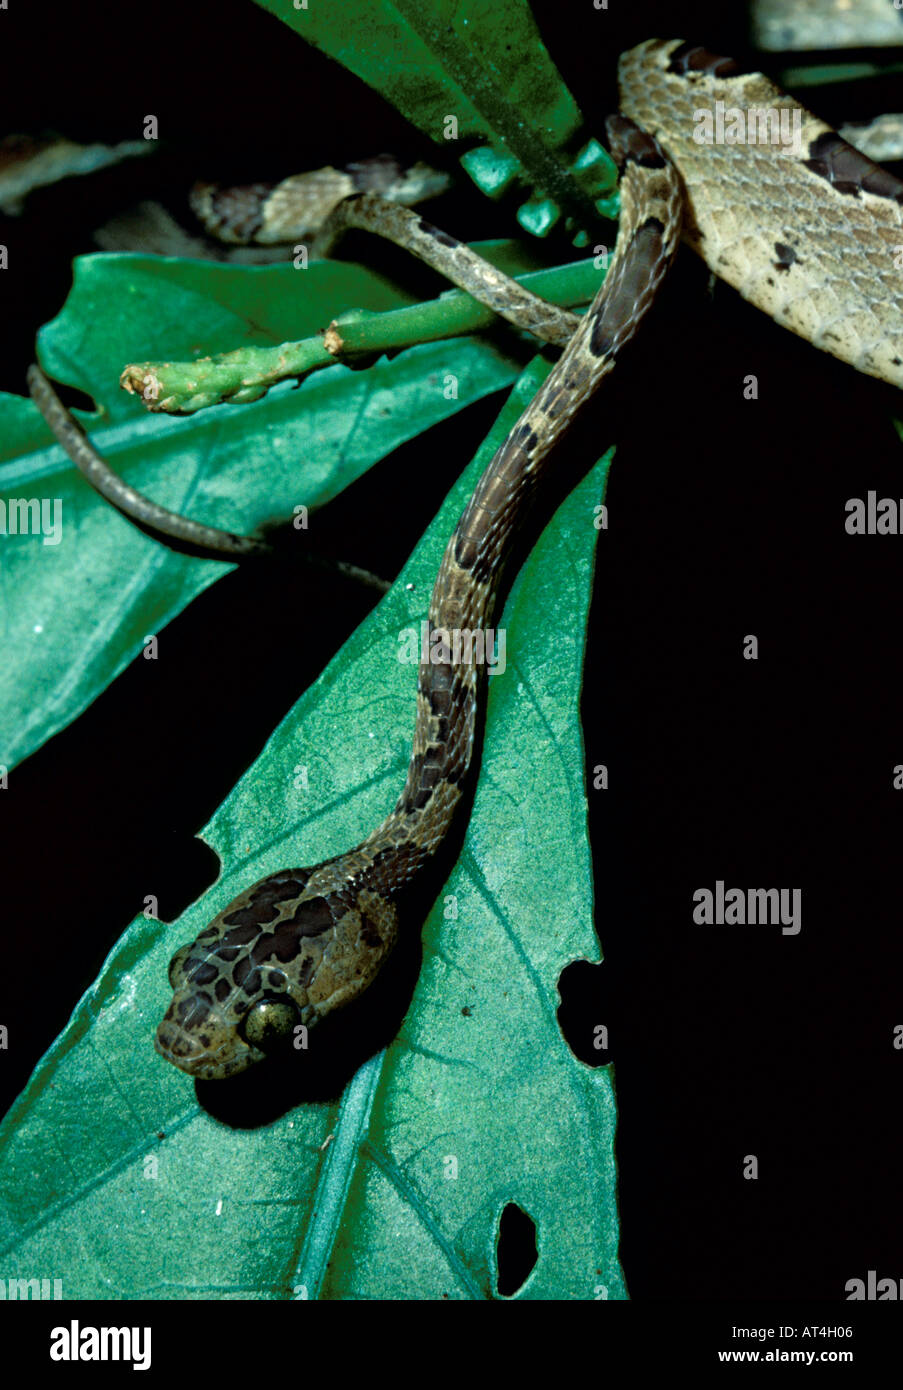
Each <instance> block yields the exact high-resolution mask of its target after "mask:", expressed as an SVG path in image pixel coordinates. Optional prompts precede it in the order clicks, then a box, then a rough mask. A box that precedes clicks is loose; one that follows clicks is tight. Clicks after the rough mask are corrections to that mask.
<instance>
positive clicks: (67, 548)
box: [0, 245, 517, 767]
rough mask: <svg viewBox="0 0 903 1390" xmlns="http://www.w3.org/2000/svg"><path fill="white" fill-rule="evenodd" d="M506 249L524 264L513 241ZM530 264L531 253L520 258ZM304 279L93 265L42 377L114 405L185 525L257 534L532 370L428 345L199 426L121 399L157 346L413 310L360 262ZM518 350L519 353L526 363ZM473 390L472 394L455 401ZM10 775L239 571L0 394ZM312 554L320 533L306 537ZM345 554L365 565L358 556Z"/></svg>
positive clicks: (115, 433)
mask: <svg viewBox="0 0 903 1390" xmlns="http://www.w3.org/2000/svg"><path fill="white" fill-rule="evenodd" d="M497 249H498V250H499V255H500V256H501V257H502V258H503V259H506V260H507V263H508V264H509V265H510V264H512V256H514V253H513V252H512V250H511V248H510V247H508V246H505V245H503V246H502V247H501V248H497ZM516 262H517V257H516V256H514V263H515V264H516ZM298 275H299V272H296V271H294V270H293V269H291V268H290V267H288V266H277V267H266V268H261V269H250V270H249V269H247V268H242V269H237V268H234V267H225V266H219V265H210V264H208V263H206V262H203V261H167V260H163V259H161V258H154V257H142V256H85V257H82V258H81V259H80V260H78V261H77V262H76V267H75V283H74V286H73V290H72V293H71V295H70V296H69V299H68V301H67V303H66V306H65V308H64V310H63V312H62V313H61V314H60V316H59V317H58V318H57V319H55V320H54V321H53V322H52V323H50V324H48V325H47V326H46V327H45V328H44V329H43V330H42V333H41V336H40V347H41V358H42V364H43V365H44V366H45V368H46V370H47V371H48V372H49V373H50V374H51V375H53V376H55V377H56V378H57V379H58V380H62V381H65V382H66V383H67V384H69V385H72V386H76V387H78V388H79V389H80V390H82V391H85V392H87V393H88V394H89V395H91V396H93V397H94V399H95V400H96V401H97V404H98V407H99V413H98V414H97V415H94V416H92V415H88V414H85V413H81V412H80V418H81V420H82V423H84V424H85V426H86V427H87V429H88V430H89V433H90V434H91V437H92V439H93V440H94V442H95V443H96V445H97V447H98V449H99V450H100V451H101V453H103V454H104V455H105V456H106V457H107V458H108V459H109V461H110V462H111V464H112V466H113V467H114V468H115V469H116V471H117V472H118V473H120V474H121V475H122V476H123V477H124V478H125V479H126V480H127V481H128V482H129V483H130V484H132V485H133V486H134V487H136V488H137V489H138V490H139V491H141V492H144V493H146V494H147V495H148V496H150V497H152V498H154V500H155V501H158V502H161V503H162V504H163V505H164V506H168V507H170V508H171V509H173V510H176V511H184V512H185V513H187V514H188V515H190V516H194V517H196V518H197V519H198V520H204V521H208V522H210V523H211V524H213V525H217V526H220V527H222V528H224V529H227V530H235V531H245V532H246V531H250V530H253V529H254V528H255V527H257V526H258V525H260V524H261V523H264V522H268V521H272V520H280V519H281V520H285V519H287V518H291V516H292V512H293V508H294V507H295V506H296V505H299V504H303V505H305V506H307V507H308V508H311V509H313V508H315V507H318V506H322V505H323V504H324V503H326V502H328V501H329V500H330V499H331V498H333V497H335V496H337V495H338V494H339V493H340V492H341V491H342V490H343V489H344V488H346V487H347V486H349V484H351V483H352V482H354V480H355V479H356V478H359V477H360V476H361V474H362V473H364V472H366V470H367V469H368V468H370V467H371V465H372V464H374V463H375V462H377V461H378V460H379V459H381V458H384V457H385V456H386V455H387V454H389V453H390V452H391V451H392V450H393V449H396V448H398V447H399V445H401V444H402V443H404V442H405V441H406V440H409V439H412V438H414V437H416V436H417V435H418V434H419V433H420V432H421V431H423V430H426V429H428V428H430V426H431V425H433V424H435V423H437V422H438V421H440V420H444V419H447V418H449V417H450V416H451V415H453V414H455V413H456V412H457V411H459V410H461V409H462V408H463V407H465V406H467V405H469V404H470V403H472V402H473V401H477V400H480V399H481V398H482V397H483V396H485V395H487V394H488V393H489V392H491V391H495V390H498V389H499V388H500V387H502V386H505V385H508V384H509V383H510V382H511V381H512V380H513V378H514V376H515V375H516V370H517V368H516V366H515V361H514V353H515V352H516V343H515V341H514V340H513V339H509V340H508V349H507V350H506V346H505V345H504V344H503V345H498V344H496V343H493V342H489V341H488V340H484V339H459V340H456V341H451V342H443V343H426V344H421V345H419V346H416V347H413V348H410V349H408V350H406V351H404V352H401V353H399V354H398V355H397V356H396V357H394V358H393V359H392V360H391V361H388V360H386V359H385V358H383V359H381V360H380V361H379V362H377V363H376V364H375V365H374V366H373V367H371V368H370V369H368V370H367V371H360V372H352V371H351V370H349V369H348V368H347V367H344V366H334V367H328V368H326V369H325V370H324V371H322V372H318V373H315V374H314V375H313V376H311V377H309V378H308V379H307V380H305V381H304V383H303V384H302V386H301V388H300V390H296V389H295V384H294V383H293V382H284V383H282V384H281V385H280V386H277V387H274V388H273V389H272V390H271V391H270V392H269V393H268V394H267V395H266V396H265V397H264V398H263V399H261V400H259V401H256V402H254V403H253V404H250V405H244V406H241V407H238V406H230V405H224V406H218V407H215V408H213V409H211V410H206V411H203V412H201V413H199V414H197V415H193V416H191V417H189V418H186V419H177V418H171V417H168V416H163V415H148V413H147V412H146V410H145V408H144V406H143V405H141V404H140V403H139V402H138V401H136V400H135V399H134V398H132V397H129V396H126V395H125V393H124V392H122V391H120V390H119V387H118V375H119V371H120V370H121V367H122V364H123V363H124V362H126V361H128V360H129V358H130V357H131V358H135V357H137V356H145V355H146V354H147V352H149V351H151V352H152V351H155V350H158V351H159V354H160V355H161V356H163V355H170V356H175V355H179V354H181V355H182V356H183V357H186V358H190V357H191V356H192V355H196V354H197V353H198V352H199V351H201V350H203V351H208V350H211V349H212V350H216V349H217V348H219V347H222V346H232V347H234V346H235V345H236V343H238V342H267V343H274V342H276V343H278V342H280V341H282V340H283V338H284V337H285V336H286V335H288V334H289V333H295V334H300V335H302V336H303V335H305V334H313V333H315V332H316V331H317V328H318V326H320V325H322V324H323V323H324V322H328V320H329V318H330V317H331V316H332V315H333V314H334V313H335V312H338V311H339V310H341V309H344V308H347V307H348V306H349V305H356V306H359V307H362V308H365V309H370V310H373V311H382V310H389V309H394V308H395V307H397V306H399V305H401V304H405V303H408V302H409V298H408V297H407V296H405V295H404V294H402V293H401V292H399V291H398V290H395V289H394V288H392V287H391V286H390V285H388V284H386V283H385V282H384V281H383V280H381V279H380V278H379V277H378V276H376V275H374V274H372V273H371V272H369V271H367V270H365V269H364V268H363V267H361V266H356V265H353V264H349V265H345V264H330V263H326V262H314V263H312V264H311V265H310V267H309V268H308V270H307V271H306V272H304V281H303V283H304V286H305V289H306V294H305V295H304V296H299V294H298V283H299V281H298ZM509 351H510V354H511V355H509ZM449 372H453V373H454V374H455V376H456V377H457V382H458V388H457V391H458V394H457V396H456V397H453V398H451V399H449V398H448V395H447V393H446V392H445V391H444V390H443V383H444V381H445V378H446V375H447V373H449ZM0 439H2V440H3V444H2V453H0V458H2V459H4V460H6V461H5V462H0V502H2V509H0V555H2V560H0V630H2V631H3V635H4V639H5V650H6V652H7V654H8V659H7V660H6V661H5V662H4V663H3V666H2V670H0V729H2V739H0V764H2V765H5V766H7V767H10V766H12V765H13V764H14V763H16V762H19V761H21V760H22V759H23V758H25V757H26V756H27V755H28V754H29V753H31V752H34V750H35V749H36V748H38V747H40V745H41V744H42V743H43V742H44V741H45V740H46V739H47V738H49V737H50V735H51V734H53V733H56V732H57V730H59V729H61V728H63V727H64V726H65V725H66V724H68V723H69V721H70V720H72V719H73V718H75V716H76V715H77V714H79V713H80V712H81V711H82V710H83V709H85V708H86V707H87V706H88V705H89V704H90V703H91V701H92V700H94V699H95V698H96V697H97V696H98V695H99V694H100V693H101V691H103V690H104V689H105V688H106V687H107V686H108V685H109V683H110V682H111V681H112V680H113V679H114V677H115V676H116V675H118V673H119V672H120V671H122V670H123V669H124V667H125V666H126V665H127V664H128V662H129V661H131V660H133V659H134V658H135V656H136V655H137V654H138V653H139V652H140V651H141V650H142V645H143V641H144V638H145V636H146V634H148V633H156V632H159V631H160V630H161V628H163V627H164V626H165V624H166V623H168V622H169V621H170V619H172V618H173V617H175V615H176V614H178V613H180V612H181V611H182V609H183V608H185V607H186V605H187V604H188V603H189V602H190V601H191V600H192V599H193V598H194V597H195V596H196V595H197V594H199V593H201V592H202V591H203V590H204V589H206V588H207V587H208V585H210V584H212V583H213V582H214V581H215V580H216V579H218V578H219V577H220V576H221V575H222V574H224V573H226V572H227V571H228V569H229V568H230V566H227V565H226V564H224V563H222V562H220V561H216V560H198V559H194V558H191V557H187V556H185V555H181V554H178V553H176V552H174V551H170V550H168V549H167V548H166V547H165V546H163V545H161V544H160V543H159V542H158V541H155V540H152V539H150V538H149V537H147V536H145V535H143V534H142V533H141V532H140V531H138V530H137V529H136V528H135V527H134V526H133V525H132V524H131V523H130V522H127V521H126V520H124V518H122V517H120V516H119V515H118V514H117V513H116V512H115V511H114V510H113V509H112V508H111V507H110V505H109V503H107V502H105V501H104V500H102V499H101V498H100V497H98V496H97V494H96V493H95V492H94V491H93V490H92V489H91V488H90V487H89V485H88V484H87V483H86V482H85V481H84V480H83V479H82V477H81V474H80V473H78V472H77V470H76V469H75V468H74V467H73V465H72V464H70V462H69V460H68V459H67V458H66V456H65V455H64V453H63V451H62V449H61V448H60V447H59V446H58V445H55V444H51V443H50V440H51V435H50V432H49V430H48V429H47V428H46V426H45V425H44V422H43V421H42V420H41V418H40V416H39V415H38V412H37V410H36V409H35V407H34V406H33V405H32V403H31V401H29V400H23V399H22V398H21V397H18V396H10V395H0ZM299 535H300V539H301V542H302V543H303V540H304V533H303V532H301V533H299ZM341 558H342V559H350V560H353V559H354V556H343V557H341Z"/></svg>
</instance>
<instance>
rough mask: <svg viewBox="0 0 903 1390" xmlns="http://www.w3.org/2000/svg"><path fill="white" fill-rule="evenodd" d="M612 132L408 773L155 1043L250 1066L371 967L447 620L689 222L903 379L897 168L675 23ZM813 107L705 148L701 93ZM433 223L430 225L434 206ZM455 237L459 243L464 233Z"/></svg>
mask: <svg viewBox="0 0 903 1390" xmlns="http://www.w3.org/2000/svg"><path fill="white" fill-rule="evenodd" d="M620 82H621V93H620V96H621V110H622V113H623V115H621V116H617V117H613V118H610V121H609V123H608V133H609V142H610V144H611V145H612V149H613V153H615V155H616V157H617V159H618V161H619V163H621V164H622V166H623V167H622V176H621V185H620V187H621V202H622V210H621V220H620V225H619V230H618V239H617V244H616V247H615V254H614V258H613V260H612V263H611V266H610V268H609V271H608V274H607V276H606V279H605V283H604V285H603V287H602V288H601V290H600V291H599V293H598V294H597V296H596V298H595V299H594V301H593V303H592V305H591V306H590V309H589V311H588V313H587V314H586V316H585V317H584V318H583V319H581V320H580V323H579V327H578V328H577V329H576V331H575V332H574V334H573V336H572V337H571V339H570V341H569V343H568V345H567V347H566V348H565V349H564V351H563V353H562V356H561V357H560V359H559V361H558V363H557V364H556V366H555V367H554V369H553V370H552V372H551V373H550V375H549V376H548V377H547V378H546V381H545V383H544V384H543V386H542V387H541V388H540V390H539V392H538V393H537V395H536V396H535V397H534V399H533V400H532V402H531V403H530V405H529V406H528V407H527V409H526V410H525V411H524V413H523V414H522V415H521V417H520V419H519V420H518V422H517V423H516V425H515V426H514V428H513V429H512V430H511V432H510V434H509V436H508V438H507V439H506V440H505V441H504V443H503V444H502V445H501V447H500V448H499V449H498V451H497V452H496V454H495V456H494V457H493V459H492V460H491V462H490V463H489V465H488V467H487V468H486V470H485V472H484V474H483V476H482V477H481V478H480V480H479V482H478V484H477V487H476V490H475V491H474V494H473V496H472V497H471V499H470V502H469V503H468V504H467V507H466V508H465V510H464V512H463V514H462V516H461V518H460V520H459V522H458V525H457V527H456V529H455V531H454V533H453V535H452V537H451V539H450V540H449V542H448V546H447V548H446V551H445V555H444V557H443V560H442V564H441V567H440V570H439V574H438V576H437V579H436V582H435V587H434V589H433V594H432V599H431V602H430V610H429V625H430V631H431V633H433V632H437V631H439V635H440V638H442V639H443V641H444V642H445V645H444V646H443V647H442V648H441V649H440V653H439V655H440V660H439V661H437V662H436V661H433V662H424V663H422V664H421V666H420V670H419V681H418V695H417V719H416V726H415V730H414V742H413V750H412V754H411V760H410V764H409V767H408V772H407V779H406V781H405V785H404V788H403V790H402V792H401V795H400V797H399V799H398V801H397V803H396V805H395V807H394V809H393V810H392V811H391V813H390V814H389V815H388V816H387V817H386V818H385V820H383V821H382V822H381V823H380V824H379V825H378V826H377V827H376V828H375V829H374V830H373V831H372V832H371V833H370V834H369V835H368V836H367V837H366V839H364V840H363V841H362V842H361V843H360V844H359V845H357V846H356V847H355V848H354V849H351V850H349V851H348V852H347V853H345V854H342V855H339V856H338V857H336V858H333V859H330V860H327V861H325V862H324V863H321V864H317V865H315V866H313V867H310V868H293V869H286V870H284V871H282V872H279V873H275V874H270V875H269V876H268V877H266V878H263V879H261V880H260V881H259V882H257V883H255V884H253V885H252V886H251V887H249V888H247V889H245V891H244V892H242V893H240V894H239V895H238V897H236V898H235V899H234V900H233V901H232V902H230V903H229V904H228V906H227V907H225V908H224V909H223V910H222V912H220V913H219V914H218V915H217V916H216V917H215V918H214V919H213V921H212V922H211V923H210V924H209V926H207V927H206V928H205V929H204V930H203V931H202V932H201V933H200V935H199V936H198V937H197V939H196V940H195V941H193V942H190V943H188V944H186V945H185V946H183V947H182V948H181V949H180V950H179V951H178V952H177V953H176V955H175V956H174V957H173V960H172V962H171V965H170V983H171V984H172V987H173V990H174V995H173V999H172V1002H171V1004H170V1006H169V1008H168V1009H167V1011H166V1014H165V1017H164V1018H163V1020H162V1022H161V1024H160V1026H159V1029H158V1032H157V1038H156V1046H157V1050H158V1051H159V1052H160V1053H161V1054H162V1055H163V1056H164V1057H166V1058H167V1059H168V1060H169V1061H171V1062H173V1063H174V1064H175V1065H176V1066H177V1067H180V1068H181V1069H182V1070H183V1071H186V1072H188V1073H190V1074H191V1075H193V1076H195V1077H198V1078H204V1079H216V1078H222V1077H227V1076H231V1075H233V1074H235V1073H237V1072H241V1071H243V1070H245V1069H246V1068H247V1067H249V1066H250V1065H252V1064H253V1063H255V1062H257V1061H260V1060H262V1059H263V1058H265V1057H266V1056H267V1055H268V1054H269V1053H270V1052H271V1051H272V1050H273V1049H274V1048H276V1047H278V1046H283V1045H284V1044H285V1042H286V1040H287V1039H288V1038H290V1037H291V1035H292V1034H293V1033H294V1030H295V1029H296V1027H297V1026H298V1025H299V1024H301V1025H305V1026H307V1027H310V1026H311V1025H313V1024H315V1023H316V1022H317V1021H318V1020H319V1019H321V1018H323V1017H324V1016H325V1015H326V1014H328V1013H330V1012H331V1011H333V1010H335V1009H337V1008H339V1007H340V1006H342V1005H345V1004H347V1003H349V1002H350V1001H351V1000H353V999H354V998H355V997H357V996H358V995H359V994H360V993H361V992H362V991H363V990H365V989H366V988H367V987H368V985H370V984H371V982H372V981H373V979H374V978H375V976H376V975H377V973H378V971H379V970H380V968H381V966H382V965H383V963H384V961H385V959H386V957H387V956H388V955H389V953H390V952H391V950H392V947H393V945H394V944H395V942H396V939H397V937H398V933H399V930H400V924H399V902H400V900H401V899H402V896H403V892H404V890H405V888H406V887H407V886H409V885H410V883H411V881H412V880H413V878H414V876H415V875H416V874H418V873H419V872H420V870H421V869H422V868H423V866H424V865H425V864H427V863H428V861H429V860H430V858H431V857H432V855H433V854H434V853H435V851H436V849H437V848H438V846H439V845H440V844H441V843H442V841H443V839H444V837H445V835H446V833H447V831H448V829H449V826H450V823H451V820H452V817H453V814H454V811H455V807H456V805H457V803H458V801H459V800H460V798H461V795H462V785H463V783H464V779H465V777H466V775H467V772H468V769H469V767H470V763H471V759H472V754H473V748H474V738H475V729H476V721H477V712H478V703H479V690H480V677H479V672H478V670H477V668H476V667H475V666H474V665H473V664H471V663H470V662H468V661H466V660H457V661H456V660H455V659H454V649H453V646H452V644H451V642H450V640H448V639H449V638H450V634H451V633H452V632H454V631H462V630H470V631H478V630H480V629H481V628H485V626H486V625H487V624H488V623H489V622H491V619H492V611H493V606H494V603H495V598H496V594H497V591H498V587H499V582H500V579H501V575H502V569H503V566H504V562H505V559H506V557H507V554H508V551H509V549H510V544H511V541H512V538H513V535H514V534H515V532H516V530H517V528H518V527H519V525H520V523H521V521H522V519H523V516H524V514H525V512H526V509H527V507H528V504H529V502H530V501H531V499H532V498H533V496H534V494H535V493H536V491H537V486H538V484H539V482H540V479H541V477H542V475H543V468H544V465H545V463H546V460H547V459H548V457H549V454H550V451H551V450H552V448H553V446H554V445H555V444H556V442H557V441H559V440H560V438H561V437H562V435H563V434H564V433H565V432H566V430H567V429H568V427H569V425H570V424H571V422H572V421H573V419H574V417H575V415H576V414H577V413H578V411H579V410H580V409H581V407H582V406H583V405H584V404H585V403H586V401H588V400H589V398H590V397H591V396H592V394H593V393H594V391H595V390H596V388H597V386H598V385H599V383H600V382H601V380H602V379H603V378H604V377H605V376H606V375H607V374H608V372H610V371H611V369H612V367H613V366H614V364H615V361H616V359H617V357H618V355H619V353H620V351H621V349H622V348H623V347H624V345H625V344H626V343H627V342H628V341H629V340H630V338H631V337H632V336H633V334H634V333H635V332H636V330H637V328H638V326H639V324H640V322H641V320H642V319H643V317H644V316H645V314H646V312H647V311H648V309H649V307H650V306H651V304H652V302H653V300H654V298H655V296H656V293H657V291H658V288H659V286H660V284H661V281H662V279H663V278H664V275H665V273H666V271H667V269H668V266H669V264H670V261H671V259H672V256H673V254H674V252H675V249H676V246H677V243H678V240H679V237H680V234H681V230H683V235H684V238H685V239H686V240H687V241H688V243H689V244H690V245H691V246H692V247H693V248H694V249H695V250H696V251H697V252H699V254H701V255H702V256H703V257H704V259H705V261H706V262H707V264H708V265H709V267H710V268H711V269H712V270H713V271H714V272H716V273H717V274H718V275H720V276H722V277H723V278H724V279H726V280H727V281H728V282H729V283H730V284H732V285H734V286H735V287H736V288H737V289H738V290H739V291H740V293H741V294H743V295H744V296H745V297H746V298H747V299H749V300H751V301H752V302H753V303H754V304H756V305H758V306H759V307H760V308H762V309H764V310H765V312H766V313H768V314H770V315H771V316H772V317H774V318H775V319H776V321H777V322H779V323H781V324H783V325H784V326H786V327H788V328H790V329H791V330H792V331H793V332H795V333H798V334H800V335H801V336H803V337H805V338H807V339H808V340H809V341H811V342H812V343H814V344H815V345H816V346H818V347H820V348H822V349H824V350H826V351H828V352H831V353H833V354H834V355H835V356H837V357H839V358H842V359H843V360H844V361H847V362H849V363H851V364H852V365H853V366H855V367H857V368H858V369H859V370H860V371H863V372H866V373H868V374H870V375H872V376H877V377H881V378H883V379H884V380H886V381H889V382H892V383H894V384H896V385H897V386H901V385H903V310H901V295H900V282H901V271H900V269H899V268H898V265H897V264H895V257H896V258H897V262H899V258H900V256H899V253H901V252H903V246H901V243H903V184H901V183H900V182H899V181H898V180H897V179H895V178H893V177H892V176H891V175H890V174H888V173H887V172H886V171H885V170H883V169H881V168H880V167H879V166H877V165H875V164H873V163H872V162H871V161H870V160H868V159H866V158H865V156H863V155H861V154H859V153H858V152H857V151H856V150H854V149H853V148H852V147H851V146H849V145H847V144H846V143H845V142H844V141H842V140H841V139H840V137H839V136H837V135H836V134H834V132H832V131H830V130H829V129H828V128H827V127H826V126H824V125H823V124H822V123H821V122H820V121H818V120H817V119H816V118H815V117H814V116H812V115H810V114H809V113H808V112H806V111H803V110H802V108H800V107H799V106H798V105H797V104H796V103H794V102H793V100H792V98H790V97H788V96H786V95H784V94H783V93H781V92H780V91H779V90H778V89H777V88H775V87H774V86H773V85H772V84H771V83H770V82H769V81H768V80H767V79H766V78H764V77H763V76H761V75H760V74H753V75H747V76H744V75H741V74H739V73H737V72H736V70H735V68H734V65H733V64H732V63H731V61H730V60H728V59H724V58H718V57H716V56H715V55H713V54H711V53H709V52H707V51H706V50H705V49H702V48H700V47H697V46H693V45H690V44H686V43H683V42H682V41H679V40H672V41H660V40H652V41H649V42H647V43H644V44H641V45H640V46H639V47H638V48H636V49H634V50H632V51H631V52H629V53H627V54H625V55H624V56H623V58H622V60H621V65H620ZM717 102H723V103H724V104H725V106H726V107H731V108H740V109H743V110H747V109H749V108H754V107H755V108H761V107H774V108H779V109H780V108H782V109H785V110H787V111H788V112H792V111H798V112H800V120H801V127H800V128H801V132H802V140H801V145H800V146H799V148H797V149H795V150H791V149H790V148H788V147H786V146H782V145H779V144H759V145H751V144H749V143H745V144H739V143H738V144H730V143H722V144H718V143H714V144H702V143H698V142H697V141H696V140H694V138H693V132H694V128H695V127H696V119H695V116H696V114H697V113H698V111H699V110H700V108H713V107H714V105H715V103H717ZM425 225H427V226H428V224H425ZM446 240H447V241H449V244H450V247H451V249H452V251H453V249H454V245H455V243H453V242H451V241H450V239H446Z"/></svg>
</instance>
